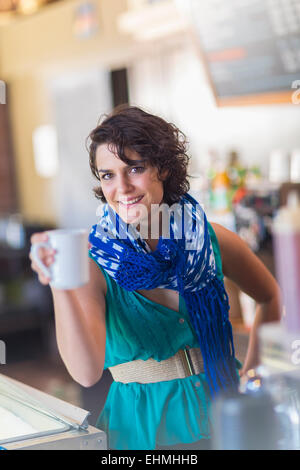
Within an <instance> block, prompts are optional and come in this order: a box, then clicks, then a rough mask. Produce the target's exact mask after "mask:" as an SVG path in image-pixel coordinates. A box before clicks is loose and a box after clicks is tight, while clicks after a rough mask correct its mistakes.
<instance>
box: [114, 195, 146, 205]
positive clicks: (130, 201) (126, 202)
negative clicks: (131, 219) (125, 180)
mask: <svg viewBox="0 0 300 470" xmlns="http://www.w3.org/2000/svg"><path fill="white" fill-rule="evenodd" d="M143 197H144V196H139V197H135V198H131V199H127V200H124V201H118V202H119V204H121V205H122V206H126V207H130V206H134V205H135V204H138V203H139V202H140V201H141V200H142V199H143Z"/></svg>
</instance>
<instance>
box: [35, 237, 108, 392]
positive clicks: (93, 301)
mask: <svg viewBox="0 0 300 470" xmlns="http://www.w3.org/2000/svg"><path fill="white" fill-rule="evenodd" d="M47 239H48V235H47V234H46V233H37V234H34V235H33V236H32V238H31V242H32V243H33V244H34V243H38V242H43V241H47ZM87 249H88V247H87ZM40 251H41V253H40V258H41V260H42V261H43V263H44V264H45V265H46V266H50V265H51V264H52V263H53V261H54V252H53V250H51V249H50V250H49V249H46V248H41V249H40ZM30 258H31V259H32V257H31V255H30ZM31 266H32V269H33V270H34V271H36V272H37V274H38V278H39V281H40V282H41V284H43V285H48V284H49V279H48V278H46V277H45V276H44V274H43V272H42V271H41V270H40V268H39V267H38V266H37V265H36V263H35V262H34V261H32V264H31ZM89 269H90V280H89V282H88V284H86V285H85V286H82V287H79V288H77V289H72V290H57V289H51V290H52V295H53V302H54V314H55V328H56V339H57V345H58V350H59V353H60V355H61V357H62V360H63V361H64V363H65V366H66V368H67V369H68V371H69V373H70V375H71V376H72V377H73V379H74V380H76V382H78V383H80V384H81V385H82V386H84V387H90V386H92V385H94V384H95V383H96V382H98V380H99V379H100V378H101V376H102V373H103V367H104V361H105V339H106V328H105V295H106V282H105V279H104V276H103V274H102V272H101V271H100V269H99V268H98V267H97V266H96V264H95V263H94V261H92V260H91V259H90V260H89Z"/></svg>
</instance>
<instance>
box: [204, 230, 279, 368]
mask: <svg viewBox="0 0 300 470" xmlns="http://www.w3.org/2000/svg"><path fill="white" fill-rule="evenodd" d="M211 225H212V226H213V229H214V230H215V233H216V236H217V238H218V242H219V245H220V250H221V257H222V266H223V274H224V276H226V277H228V278H229V279H231V280H232V281H233V282H235V283H236V284H237V285H238V286H239V288H240V289H241V290H242V291H243V292H245V293H246V294H248V295H249V296H250V297H252V298H253V299H254V300H255V301H256V302H257V309H256V315H255V320H254V324H253V326H252V328H251V332H250V338H249V344H248V350H247V355H246V358H245V363H244V365H243V369H242V371H241V375H242V374H243V373H245V372H246V371H247V370H249V369H251V368H253V367H255V366H257V365H258V363H259V355H258V335H257V330H258V328H259V326H260V325H261V324H262V323H267V322H273V321H279V320H280V311H281V307H280V290H279V286H278V284H277V282H276V280H275V279H274V277H273V276H272V274H271V273H270V272H269V271H268V269H267V268H266V267H265V265H264V264H263V263H262V262H261V261H260V260H259V258H258V257H257V256H256V255H255V254H254V253H253V252H252V251H251V250H250V248H249V247H248V245H247V244H246V243H245V242H244V241H243V240H242V239H241V238H240V237H239V236H238V235H236V234H235V233H233V232H231V231H230V230H227V229H225V228H224V227H222V226H221V225H219V224H214V223H213V224H211Z"/></svg>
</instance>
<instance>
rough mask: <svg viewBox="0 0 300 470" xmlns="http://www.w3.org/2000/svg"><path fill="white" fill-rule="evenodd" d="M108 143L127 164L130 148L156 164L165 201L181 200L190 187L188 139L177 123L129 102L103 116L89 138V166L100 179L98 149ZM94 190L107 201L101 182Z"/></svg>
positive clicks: (170, 203)
mask: <svg viewBox="0 0 300 470" xmlns="http://www.w3.org/2000/svg"><path fill="white" fill-rule="evenodd" d="M88 141H90V142H89V143H88ZM105 143H106V144H109V145H112V146H113V148H114V151H116V154H117V156H118V157H119V158H120V159H121V160H122V161H123V162H125V163H126V164H127V165H130V162H131V161H130V159H128V158H127V157H126V154H125V151H126V149H129V150H133V151H135V152H137V153H138V154H139V155H140V156H141V157H142V159H143V160H145V161H146V162H147V163H149V164H150V165H151V166H152V167H156V168H157V169H158V178H159V179H160V180H161V181H162V182H163V189H164V199H163V200H164V202H165V203H166V204H168V205H172V204H173V203H175V202H178V201H179V199H180V197H181V196H182V195H183V194H184V193H186V192H187V191H188V190H189V188H190V185H189V182H188V180H187V177H188V174H187V167H188V162H189V157H188V155H187V153H186V151H187V140H186V137H185V135H184V134H183V133H182V132H181V131H180V130H179V129H178V128H177V127H176V126H175V125H174V124H171V123H168V122H166V121H165V120H164V119H162V118H160V117H158V116H154V115H152V114H149V113H147V112H145V111H143V110H142V109H140V108H138V107H135V106H129V105H122V106H118V107H117V108H115V109H114V110H113V111H112V113H111V114H109V115H104V120H103V121H102V122H101V123H100V124H99V125H98V126H97V127H96V128H95V129H94V130H93V131H92V132H91V133H90V134H89V136H88V138H87V145H88V151H89V161H90V167H91V170H92V173H93V175H94V176H95V177H96V178H97V180H99V181H100V178H99V174H98V171H97V168H96V150H97V147H98V146H99V145H101V144H105ZM165 170H168V176H167V177H166V178H164V179H163V178H162V177H161V175H162V173H163V172H165ZM94 193H95V196H96V198H98V199H101V201H102V202H105V201H106V200H105V197H104V195H103V192H102V189H101V186H100V187H99V186H98V187H97V188H95V189H94Z"/></svg>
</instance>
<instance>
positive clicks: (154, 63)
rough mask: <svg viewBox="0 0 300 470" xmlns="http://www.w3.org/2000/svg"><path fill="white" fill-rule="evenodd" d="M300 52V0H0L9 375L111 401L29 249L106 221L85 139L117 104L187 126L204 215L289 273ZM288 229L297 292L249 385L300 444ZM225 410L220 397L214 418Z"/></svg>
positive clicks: (298, 324)
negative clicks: (285, 227) (70, 347)
mask: <svg viewBox="0 0 300 470" xmlns="http://www.w3.org/2000/svg"><path fill="white" fill-rule="evenodd" d="M299 51H300V1H299V0H260V1H256V0H243V1H242V2H237V1H235V0H229V1H225V0H152V1H151V0H0V340H1V343H0V344H1V348H0V374H1V375H0V379H3V381H4V385H5V383H6V382H5V380H10V379H12V380H14V381H17V382H18V383H21V384H25V385H27V386H30V387H32V388H33V389H34V390H39V391H41V392H44V393H46V394H49V395H50V396H53V397H56V398H58V399H60V400H63V401H65V402H67V403H69V404H72V405H74V406H75V407H79V408H82V409H85V410H88V411H89V413H90V415H89V418H88V422H89V424H90V425H91V426H95V423H96V420H97V417H98V415H99V413H100V411H101V409H102V408H103V406H104V403H105V400H106V396H107V393H108V391H109V388H110V385H111V383H112V377H111V374H110V372H109V370H105V371H104V373H103V375H102V378H101V380H100V381H99V382H98V383H97V384H95V385H93V386H92V387H88V388H86V387H83V386H81V385H80V384H78V383H77V382H76V381H74V380H73V379H72V377H71V376H70V375H69V373H68V371H67V369H66V367H65V365H64V363H63V361H62V359H61V358H60V355H59V352H58V347H57V342H56V336H55V323H54V313H53V300H52V295H51V290H50V288H49V286H43V285H42V284H40V283H39V281H38V278H37V276H36V274H35V273H34V272H33V271H32V269H31V262H30V260H29V250H30V237H31V235H32V234H33V233H35V232H41V231H46V230H51V229H56V228H65V229H73V228H85V229H89V228H90V227H91V226H92V225H93V224H94V223H96V220H97V214H98V212H97V211H98V209H99V200H97V199H96V198H95V197H94V193H93V188H94V187H95V184H96V181H95V179H94V178H93V176H92V175H91V173H90V169H89V161H88V152H87V149H86V138H87V136H88V134H89V132H90V131H91V129H93V128H94V127H95V126H96V125H97V123H98V122H99V119H100V118H101V116H102V115H104V114H105V113H109V112H111V110H112V109H113V108H114V107H115V106H117V105H120V104H126V103H128V104H130V105H136V106H139V107H141V108H143V109H144V110H146V111H148V112H151V113H153V114H157V115H159V116H161V117H163V118H164V119H166V120H167V121H168V122H172V123H174V124H175V125H176V126H177V127H178V128H179V129H181V130H182V131H183V132H184V134H185V135H186V136H187V139H188V142H189V155H190V157H191V158H190V164H189V183H190V193H191V194H192V195H193V196H194V197H195V199H196V200H198V201H199V202H201V203H202V204H203V206H204V208H205V212H206V214H207V216H208V220H210V221H212V222H216V223H219V224H221V225H223V226H224V227H226V228H227V229H229V230H231V231H233V232H235V233H237V234H238V235H239V236H240V237H241V238H242V239H243V240H244V241H245V242H246V243H247V244H248V245H249V247H250V248H251V250H252V251H253V252H254V253H255V254H256V255H257V256H258V257H259V258H260V259H261V260H262V262H263V263H264V264H265V265H266V266H267V268H268V269H269V270H270V272H271V273H272V274H273V276H275V278H276V279H277V280H278V281H279V282H280V281H281V278H282V272H281V270H282V269H283V268H282V264H280V263H279V262H278V259H279V255H278V253H276V249H275V244H274V238H275V236H276V230H275V226H274V220H275V219H276V217H278V216H279V214H280V212H281V210H286V211H288V210H290V211H293V214H294V215H295V214H296V215H295V217H294V220H296V219H297V211H298V216H299V214H300V202H299V201H300V132H299V125H300V52H299ZM291 219H292V217H291ZM298 220H300V217H299V219H298ZM278 226H279V225H278V224H277V227H278ZM291 227H292V228H291V231H290V232H289V234H290V237H291V238H290V240H289V241H288V242H287V245H286V247H285V251H284V254H285V263H284V276H286V277H288V278H289V279H292V278H293V282H294V283H293V286H294V290H293V294H292V297H293V300H294V301H295V302H294V303H293V302H290V304H289V308H285V309H284V307H283V310H284V315H283V317H284V319H286V320H287V321H286V323H284V324H283V325H282V324H281V323H280V324H278V325H277V324H276V325H268V326H266V327H265V328H264V327H262V330H261V337H260V339H261V344H260V361H261V363H260V369H258V370H255V371H252V375H251V374H250V375H249V377H248V382H247V383H246V384H245V385H244V390H243V393H244V394H245V395H247V396H248V397H249V400H250V399H254V398H253V397H256V395H257V394H258V393H259V389H260V388H261V387H262V384H263V383H264V380H263V379H262V377H266V378H267V379H268V380H269V381H270V383H271V385H269V382H268V380H266V383H267V386H266V387H267V388H268V387H269V389H270V390H271V392H272V394H273V395H274V396H275V401H276V400H278V404H277V407H276V406H275V408H276V413H277V415H278V416H279V417H280V419H281V421H280V420H279V421H280V422H281V424H282V423H283V424H282V426H283V427H284V432H283V434H282V436H281V439H280V443H279V444H278V446H279V448H282V449H286V448H292V449H300V400H299V396H298V388H297V380H299V379H298V372H297V361H295V360H294V361H292V360H291V359H290V358H291V354H292V352H293V351H294V352H296V348H297V344H298V343H297V340H299V344H300V294H299V292H300V227H299V222H298V223H296V222H295V224H294V226H293V224H292V223H291ZM278 246H279V245H278ZM278 249H279V248H278ZM281 249H282V248H281ZM225 286H226V289H227V292H228V295H229V299H230V305H231V308H230V320H231V323H232V326H233V333H234V342H235V349H236V355H237V358H238V359H239V360H240V361H241V362H243V361H244V359H245V355H246V351H247V346H248V341H249V332H250V330H251V326H252V324H253V321H254V316H255V309H256V305H255V301H254V300H253V299H252V298H250V297H249V296H247V295H246V294H245V293H243V292H241V291H240V290H239V288H238V287H237V286H236V285H235V284H234V283H233V282H232V281H230V280H229V279H226V278H225ZM289 319H290V321H289ZM297 319H298V320H297ZM291 325H292V326H291ZM297 334H298V338H297ZM292 341H294V342H293V343H292ZM295 341H296V343H295ZM287 344H288V345H289V348H290V350H289V349H288V346H287ZM291 344H293V346H292V348H293V349H291V346H290V345H291ZM14 383H15V382H14ZM4 388H5V387H4ZM299 390H300V386H299ZM271 392H270V393H271ZM299 393H300V392H299ZM279 395H280V397H281V398H280V399H279V398H278V397H279ZM0 396H1V382H0ZM282 397H284V398H282ZM0 406H1V400H0ZM240 406H241V403H240ZM249 406H250V405H249ZM251 406H252V405H251ZM258 408H259V407H258ZM252 411H253V410H252ZM226 413H227V414H226ZM247 413H249V410H248V411H247V412H246V411H245V410H243V411H241V415H243V417H244V418H245V416H246V415H247ZM229 415H230V411H229V407H227V408H226V406H225V405H224V408H223V411H222V413H221V412H220V410H219V419H220V420H222V419H223V420H228V421H229V419H230V416H229ZM247 416H248V415H247ZM257 416H258V414H257ZM283 416H284V419H283V418H282V417H283ZM291 416H292V417H291ZM244 418H243V419H244ZM232 419H236V420H238V418H237V417H235V418H232ZM244 426H245V427H246V425H245V420H244ZM0 427H1V425H0ZM220 427H221V425H220ZM252 431H253V429H252ZM229 434H230V433H229ZM232 435H233V434H230V436H231V437H232ZM1 436H2V434H1V433H0V445H2V443H1V442H2V441H1ZM230 436H229V437H228V436H227V438H228V439H229V438H230ZM232 439H233V441H231V442H230V443H228V442H227V441H226V439H225V437H224V436H223V435H222V433H221V432H220V433H219V436H218V446H219V448H243V445H245V444H243V443H242V442H241V441H238V439H237V438H236V439H235V438H233V437H232ZM225 441H226V442H225ZM3 442H5V440H4V441H3ZM233 442H234V444H233ZM237 442H239V443H237ZM3 445H4V447H5V446H6V444H3ZM239 445H240V446H241V447H238V446H239ZM248 445H249V441H248ZM266 445H267V444H266ZM268 445H269V444H268ZM226 446H227V447H226ZM228 446H229V447H228ZM230 446H231V447H230ZM234 446H237V447H234Z"/></svg>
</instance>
